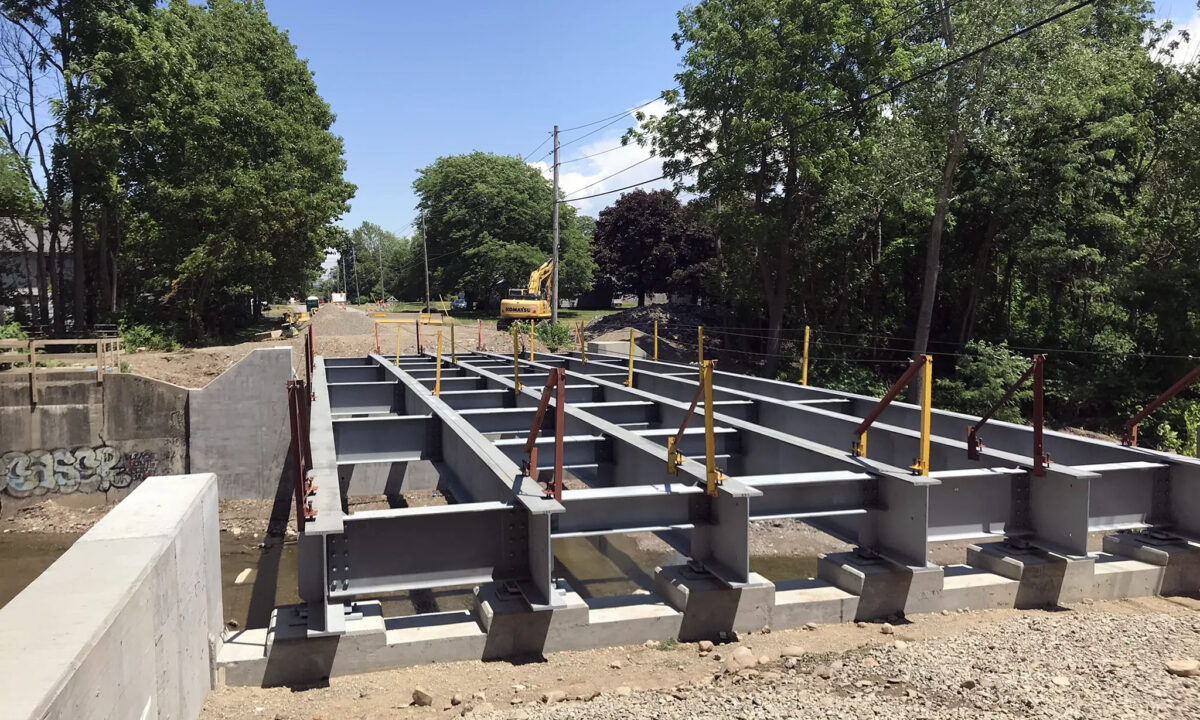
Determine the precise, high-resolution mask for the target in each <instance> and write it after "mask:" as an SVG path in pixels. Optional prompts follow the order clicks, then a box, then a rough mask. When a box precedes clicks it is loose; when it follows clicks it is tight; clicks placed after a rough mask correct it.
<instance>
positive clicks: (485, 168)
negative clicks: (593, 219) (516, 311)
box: [413, 152, 595, 305]
mask: <svg viewBox="0 0 1200 720" xmlns="http://www.w3.org/2000/svg"><path fill="white" fill-rule="evenodd" d="M413 188H414V189H415V190H416V192H417V195H418V196H419V197H420V201H419V203H418V208H419V210H420V211H421V212H422V213H423V214H424V221H423V222H424V227H425V233H426V236H425V237H426V239H427V241H428V246H429V267H430V273H431V275H432V279H431V283H432V286H433V290H432V292H433V294H434V295H450V294H454V293H457V292H458V291H460V290H463V291H466V293H467V297H468V298H469V299H470V300H471V301H473V302H477V303H482V304H485V305H495V304H497V303H499V301H500V298H501V297H502V296H503V295H505V294H507V290H508V289H509V288H514V287H524V286H525V284H526V281H527V279H528V277H529V273H530V272H531V271H532V270H534V269H535V268H536V267H537V266H538V265H541V264H542V263H544V262H545V261H546V260H547V259H548V258H549V257H550V253H551V249H552V233H553V230H552V224H551V220H552V218H551V211H552V209H553V202H554V197H553V194H552V190H551V187H550V183H549V182H547V181H546V179H545V178H544V177H542V175H541V173H539V172H538V171H537V169H535V168H532V167H530V166H528V165H526V164H525V163H523V162H521V160H520V159H519V158H514V157H505V156H501V155H492V154H488V153H483V152H474V153H471V154H469V155H454V156H450V157H442V158H438V159H437V161H435V162H434V163H433V164H432V165H429V166H428V167H426V168H424V169H423V170H421V171H420V172H419V175H418V177H417V180H416V182H414V183H413ZM420 225H421V223H420V222H418V226H420ZM559 238H560V239H559V243H560V245H559V256H560V258H561V266H560V268H559V294H560V296H561V297H572V296H575V295H578V294H580V293H582V292H584V291H586V290H587V289H588V288H589V287H591V285H592V273H593V271H594V269H595V263H594V261H593V260H592V253H591V245H590V242H589V240H588V238H586V237H584V235H583V233H582V232H580V229H579V226H578V224H577V223H576V217H575V209H574V208H572V207H571V206H570V205H567V204H565V203H563V204H560V206H559Z"/></svg>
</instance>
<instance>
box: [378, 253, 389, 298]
mask: <svg viewBox="0 0 1200 720" xmlns="http://www.w3.org/2000/svg"><path fill="white" fill-rule="evenodd" d="M384 287H386V286H385V285H384V284H383V238H379V297H378V299H379V300H380V301H382V300H384V299H386V298H387V290H384Z"/></svg>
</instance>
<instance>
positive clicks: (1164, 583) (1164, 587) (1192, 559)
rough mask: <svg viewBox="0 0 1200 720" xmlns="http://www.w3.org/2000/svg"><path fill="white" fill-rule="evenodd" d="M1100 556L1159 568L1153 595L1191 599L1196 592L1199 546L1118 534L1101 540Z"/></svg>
mask: <svg viewBox="0 0 1200 720" xmlns="http://www.w3.org/2000/svg"><path fill="white" fill-rule="evenodd" d="M1104 552H1106V553H1111V554H1112V555H1116V556H1118V557H1124V558H1129V559H1131V560H1137V561H1139V562H1143V563H1147V564H1150V565H1155V566H1158V567H1160V568H1162V578H1161V582H1160V584H1159V586H1158V587H1157V588H1155V589H1154V592H1156V593H1158V594H1160V595H1193V594H1195V593H1197V592H1200V546H1197V545H1196V544H1195V543H1189V542H1188V541H1187V540H1184V539H1182V538H1177V537H1172V536H1166V535H1160V534H1155V533H1118V534H1115V535H1106V536H1105V537H1104Z"/></svg>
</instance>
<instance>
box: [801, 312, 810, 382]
mask: <svg viewBox="0 0 1200 720" xmlns="http://www.w3.org/2000/svg"><path fill="white" fill-rule="evenodd" d="M800 384H801V385H807V384H808V326H807V325H805V326H804V368H803V369H802V370H801V371H800Z"/></svg>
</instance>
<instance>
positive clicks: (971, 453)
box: [967, 355, 1050, 477]
mask: <svg viewBox="0 0 1200 720" xmlns="http://www.w3.org/2000/svg"><path fill="white" fill-rule="evenodd" d="M1045 362H1046V356H1045V355H1034V356H1033V364H1031V365H1030V366H1029V367H1028V368H1027V369H1026V370H1025V372H1023V373H1021V377H1019V378H1017V381H1016V382H1015V383H1013V384H1012V385H1010V386H1009V387H1008V389H1007V390H1005V391H1004V396H1003V397H1001V398H1000V399H999V400H998V401H997V402H996V404H995V405H992V407H991V408H989V409H988V411H987V412H986V413H984V414H983V417H981V418H979V422H977V423H975V424H974V425H972V426H971V427H969V428H967V457H968V458H970V459H972V460H978V459H979V451H980V450H982V449H983V441H982V440H981V439H980V438H979V428H981V427H983V426H984V424H986V423H987V421H988V420H991V419H992V415H993V414H995V412H996V411H997V410H999V409H1000V406H1002V405H1003V404H1004V403H1006V402H1007V401H1008V399H1009V398H1010V397H1012V394H1013V393H1015V392H1016V391H1017V389H1018V388H1020V387H1021V386H1022V385H1024V384H1025V381H1026V380H1028V379H1029V378H1030V377H1032V378H1033V474H1034V476H1036V477H1043V476H1045V474H1046V466H1047V465H1049V464H1050V457H1049V456H1048V455H1046V453H1045V449H1044V443H1043V433H1042V431H1043V429H1044V428H1043V425H1044V420H1045V416H1044V415H1043V405H1044V398H1045V392H1044V386H1043V373H1042V371H1043V367H1044V365H1045Z"/></svg>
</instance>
